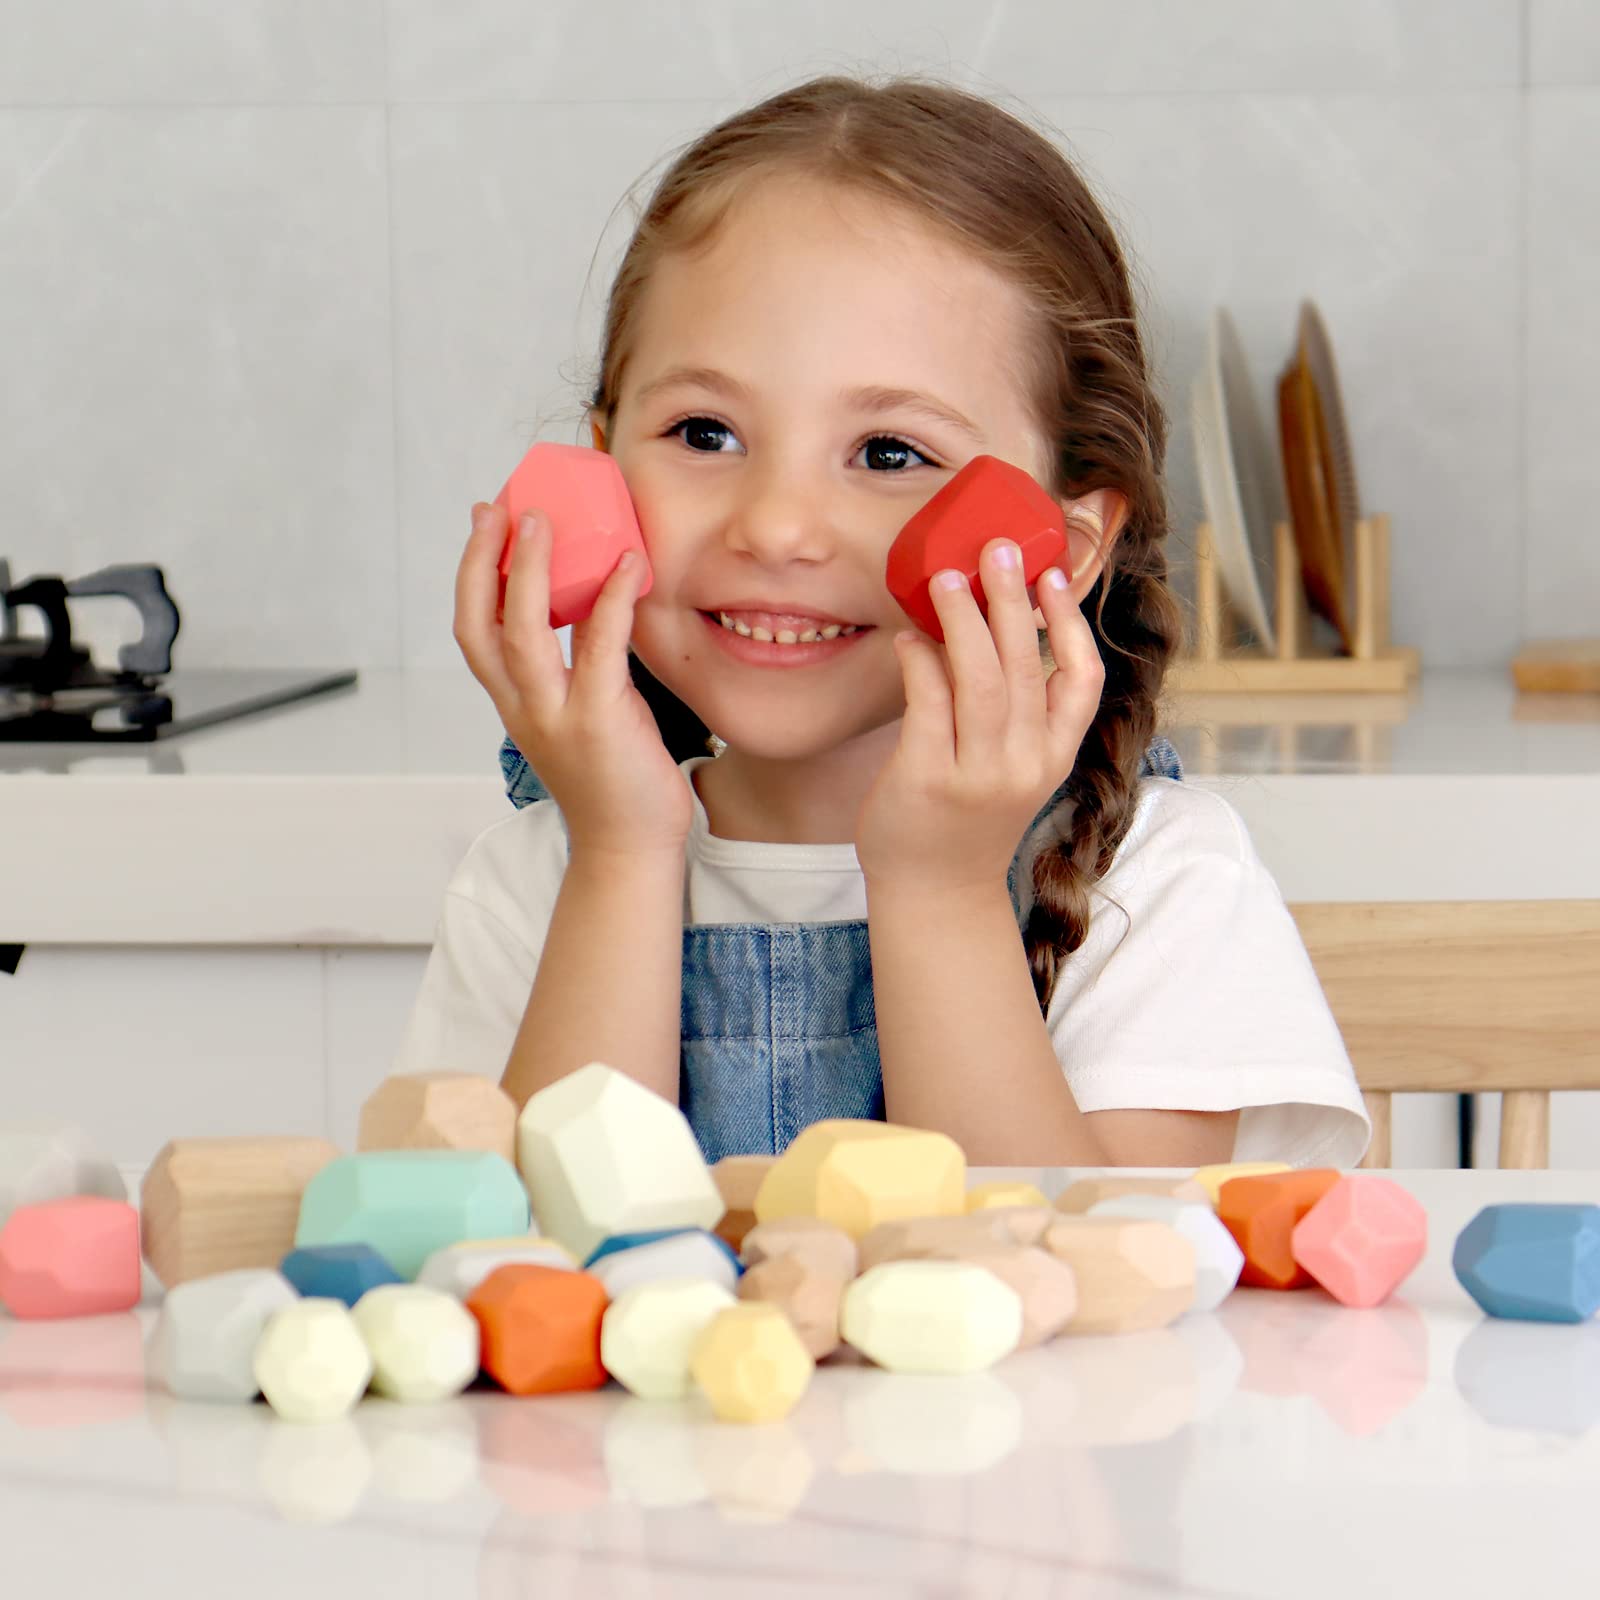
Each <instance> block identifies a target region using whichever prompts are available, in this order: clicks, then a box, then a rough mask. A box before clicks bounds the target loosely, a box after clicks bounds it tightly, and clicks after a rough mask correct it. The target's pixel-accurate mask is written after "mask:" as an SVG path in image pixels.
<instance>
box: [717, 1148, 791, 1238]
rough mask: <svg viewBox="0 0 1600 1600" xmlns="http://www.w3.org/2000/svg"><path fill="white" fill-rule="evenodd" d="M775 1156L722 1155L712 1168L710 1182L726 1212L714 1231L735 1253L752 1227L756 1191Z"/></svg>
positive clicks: (754, 1223)
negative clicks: (713, 1185)
mask: <svg viewBox="0 0 1600 1600" xmlns="http://www.w3.org/2000/svg"><path fill="white" fill-rule="evenodd" d="M777 1159H778V1158H777V1157H776V1156H724V1157H723V1158H722V1159H721V1160H720V1161H719V1162H718V1163H717V1164H716V1165H715V1166H714V1167H713V1168H712V1169H711V1180H712V1182H713V1183H715V1184H716V1186H717V1192H718V1193H719V1194H720V1195H721V1196H722V1203H723V1205H724V1206H725V1207H727V1209H726V1210H725V1211H724V1212H723V1213H722V1221H721V1222H719V1223H718V1224H717V1232H718V1233H719V1234H721V1235H722V1237H723V1238H724V1239H726V1240H727V1241H728V1243H729V1244H731V1245H732V1246H733V1248H734V1249H735V1250H738V1249H741V1248H742V1247H743V1245H744V1236H745V1235H746V1234H747V1233H749V1231H750V1230H751V1229H752V1228H753V1227H755V1225H756V1191H757V1190H758V1189H759V1188H760V1187H761V1180H762V1179H763V1178H765V1177H766V1175H767V1174H768V1173H769V1172H770V1171H771V1170H772V1166H773V1163H774V1162H775V1161H777Z"/></svg>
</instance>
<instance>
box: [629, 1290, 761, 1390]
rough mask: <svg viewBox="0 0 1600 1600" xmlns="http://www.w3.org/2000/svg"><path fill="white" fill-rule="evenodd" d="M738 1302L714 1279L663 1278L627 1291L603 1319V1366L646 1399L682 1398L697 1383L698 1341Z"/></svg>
mask: <svg viewBox="0 0 1600 1600" xmlns="http://www.w3.org/2000/svg"><path fill="white" fill-rule="evenodd" d="M734 1303H735V1301H734V1297H733V1296H732V1295H731V1294H730V1293H729V1292H728V1290H727V1289H726V1288H725V1287H724V1286H723V1285H722V1284H720V1283H716V1282H713V1281H712V1280H711V1279H709V1278H658V1279H656V1280H655V1281H653V1282H650V1283H641V1284H639V1285H637V1286H636V1287H634V1288H632V1289H626V1290H624V1291H623V1292H622V1293H621V1294H619V1295H618V1296H617V1297H616V1298H615V1299H614V1300H613V1301H612V1302H611V1304H610V1305H609V1306H607V1307H606V1310H605V1316H604V1317H603V1318H602V1320H601V1323H600V1364H601V1365H602V1366H603V1367H604V1368H605V1369H606V1371H607V1372H609V1373H610V1374H611V1376H612V1377H613V1378H615V1379H616V1380H617V1382H618V1383H620V1384H621V1385H622V1386H623V1387H624V1388H625V1389H627V1390H628V1391H629V1392H630V1393H631V1394H636V1395H638V1396H639V1398H640V1399H642V1400H681V1399H683V1397H684V1396H685V1395H687V1394H688V1393H689V1391H690V1389H691V1388H692V1387H693V1378H692V1376H691V1374H690V1371H689V1360H690V1357H691V1355H692V1354H693V1351H694V1343H695V1340H696V1339H697V1338H699V1336H700V1331H701V1329H703V1328H704V1327H705V1326H706V1324H707V1323H708V1322H710V1321H711V1319H712V1318H713V1317H714V1316H716V1314H717V1313H718V1312H719V1311H721V1310H723V1309H724V1308H725V1307H727V1306H731V1305H733V1304H734Z"/></svg>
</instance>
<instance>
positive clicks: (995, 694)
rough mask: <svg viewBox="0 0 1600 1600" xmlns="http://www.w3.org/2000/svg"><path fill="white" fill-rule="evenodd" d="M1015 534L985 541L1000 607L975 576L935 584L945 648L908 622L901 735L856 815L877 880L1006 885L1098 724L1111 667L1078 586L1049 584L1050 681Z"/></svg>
mask: <svg viewBox="0 0 1600 1600" xmlns="http://www.w3.org/2000/svg"><path fill="white" fill-rule="evenodd" d="M1003 545H1009V546H1010V547H1011V548H1012V549H1013V550H1015V549H1016V545H1015V544H1014V543H1013V542H1012V541H1011V540H1009V539H993V540H991V541H990V542H989V543H988V544H987V545H986V546H985V547H984V551H983V563H984V565H983V568H982V572H983V590H984V594H985V596H986V597H987V598H988V602H989V617H988V622H987V623H985V621H984V616H983V613H982V612H981V611H979V609H978V603H977V601H976V600H975V599H974V598H973V596H972V592H971V590H970V589H968V587H967V584H966V580H965V579H964V578H963V579H962V581H961V585H960V587H959V588H957V589H945V588H942V587H941V586H940V584H939V582H938V581H937V579H938V576H942V574H939V575H936V577H935V581H934V582H933V584H932V585H930V592H931V593H932V595H933V601H934V606H935V609H936V610H937V611H938V614H939V624H940V626H941V627H942V628H943V629H944V636H945V643H944V645H943V647H941V646H940V645H939V643H938V642H937V641H936V640H934V639H932V638H931V637H929V636H928V635H927V634H919V633H911V634H909V635H908V634H905V633H901V634H899V635H897V636H896V640H895V648H896V650H897V651H898V653H899V656H900V668H901V672H902V673H903V675H904V679H905V691H906V712H905V717H904V720H903V721H902V723H901V726H900V742H899V744H898V745H897V746H896V747H895V749H894V750H893V752H892V753H891V754H890V756H889V759H888V760H887V761H885V762H884V764H883V767H882V769H881V770H880V771H879V773H878V776H877V778H876V780H875V781H874V783H873V786H872V788H871V789H870V790H869V791H868V792H867V795H866V798H865V799H864V800H863V802H862V806H861V811H860V813H859V814H858V816H857V819H856V830H855V846H856V856H857V858H858V859H859V860H860V863H861V870H862V874H863V876H864V877H865V878H866V879H867V880H868V882H869V884H871V883H878V884H883V883H889V882H894V883H907V884H912V885H916V886H918V887H921V888H923V889H926V888H928V887H929V886H932V887H936V888H941V887H942V888H968V887H972V886H981V885H985V884H987V885H994V884H999V885H1002V886H1003V885H1004V884H1005V881H1006V874H1007V872H1008V871H1009V869H1010V866H1011V861H1012V858H1013V856H1015V854H1016V852H1017V847H1018V846H1019V845H1020V844H1021V842H1022V836H1023V834H1024V833H1025V832H1026V831H1027V829H1028V827H1029V825H1030V824H1031V823H1032V821H1033V819H1034V817H1035V816H1036V815H1037V814H1038V812H1039V809H1040V807H1041V806H1043V805H1044V803H1045V801H1047V800H1048V799H1049V798H1050V796H1051V795H1052V794H1053V793H1054V792H1055V790H1056V789H1057V788H1058V787H1059V786H1060V784H1061V782H1062V781H1063V779H1065V778H1066V776H1067V774H1068V773H1069V772H1071V770H1072V766H1073V763H1074V762H1075V761H1076V760H1077V757H1078V747H1079V745H1080V744H1082V742H1083V736H1084V735H1085V734H1086V733H1087V732H1088V731H1089V726H1090V724H1091V723H1092V722H1093V721H1094V716H1095V712H1096V711H1097V710H1098V708H1099V705H1100V693H1101V690H1102V688H1103V687H1104V685H1105V666H1104V664H1103V663H1102V662H1101V660H1100V652H1099V650H1098V649H1097V648H1096V646H1095V640H1094V634H1093V632H1092V630H1091V629H1090V627H1089V623H1088V621H1087V619H1086V618H1085V617H1084V615H1083V612H1082V610H1081V609H1080V608H1079V605H1078V603H1077V602H1076V601H1074V600H1073V599H1072V598H1070V595H1069V592H1068V590H1067V588H1065V587H1062V588H1059V589H1058V588H1055V587H1053V586H1052V585H1051V584H1050V583H1048V582H1046V581H1045V579H1046V578H1047V577H1048V576H1049V575H1050V573H1052V572H1056V573H1059V571H1060V569H1059V568H1056V567H1051V568H1048V569H1047V570H1046V572H1044V573H1042V574H1041V575H1040V578H1039V581H1038V583H1037V585H1036V592H1037V594H1038V598H1039V609H1040V610H1041V612H1042V613H1043V614H1044V620H1045V627H1046V628H1047V629H1048V632H1049V640H1050V651H1051V654H1052V656H1053V657H1054V658H1055V661H1056V671H1055V673H1054V674H1053V675H1052V676H1051V678H1050V680H1049V682H1048V683H1047V682H1046V681H1045V676H1044V666H1043V664H1042V663H1041V661H1040V660H1039V641H1038V634H1037V632H1036V630H1035V628H1034V623H1033V610H1032V608H1031V607H1030V606H1029V604H1028V591H1027V587H1026V585H1025V584H1024V583H1023V581H1022V568H1021V564H1020V562H1019V563H1018V565H1016V566H1014V567H1011V568H1005V567H1002V566H1000V565H999V563H998V562H997V561H996V559H995V553H996V551H997V550H999V549H1000V547H1001V546H1003Z"/></svg>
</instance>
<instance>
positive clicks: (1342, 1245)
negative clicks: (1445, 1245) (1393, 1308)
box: [1290, 1175, 1428, 1306]
mask: <svg viewBox="0 0 1600 1600" xmlns="http://www.w3.org/2000/svg"><path fill="white" fill-rule="evenodd" d="M1290 1243H1291V1248H1292V1250H1293V1252H1294V1259H1295V1260H1296V1261H1297V1262H1298V1263H1299V1264H1300V1266H1302V1267H1304V1268H1305V1270H1306V1271H1307V1272H1309V1273H1310V1274H1311V1276H1312V1277H1313V1278H1315V1279H1316V1280H1317V1282H1318V1283H1320V1284H1321V1285H1322V1287H1323V1288H1324V1289H1326V1290H1327V1291H1328V1293H1329V1294H1331V1295H1332V1296H1333V1297H1334V1299H1335V1300H1338V1301H1339V1302H1340V1303H1341V1304H1343V1305H1347V1306H1375V1305H1378V1304H1379V1303H1380V1302H1381V1301H1384V1300H1387V1299H1388V1297H1389V1295H1390V1294H1391V1293H1392V1292H1393V1291H1394V1289H1395V1288H1396V1287H1397V1286H1398V1285H1399V1283H1400V1282H1401V1280H1402V1279H1404V1278H1405V1277H1406V1275H1407V1274H1408V1273H1410V1271H1411V1270H1412V1268H1414V1267H1415V1266H1416V1264H1417V1263H1418V1262H1419V1261H1421V1259H1422V1257H1423V1255H1424V1253H1425V1252H1426V1251H1427V1248H1428V1214H1427V1212H1425V1211H1424V1210H1423V1209H1422V1205H1421V1203H1420V1202H1419V1201H1418V1200H1417V1199H1416V1197H1415V1196H1414V1195H1412V1194H1411V1193H1409V1192H1408V1191H1407V1190H1405V1189H1402V1188H1401V1187H1400V1185H1399V1184H1398V1183H1396V1182H1394V1180H1393V1179H1391V1178H1378V1177H1370V1176H1364V1175H1363V1176H1359V1177H1343V1178H1340V1179H1339V1181H1338V1182H1337V1183H1335V1184H1334V1185H1333V1186H1332V1187H1331V1188H1330V1189H1329V1190H1328V1192H1327V1193H1326V1194H1325V1195H1323V1197H1322V1198H1321V1199H1320V1200H1318V1201H1317V1203H1316V1204H1315V1205H1314V1206H1312V1207H1311V1209H1310V1210H1309V1211H1307V1212H1306V1214H1305V1215H1304V1216H1303V1217H1302V1218H1301V1219H1300V1220H1299V1221H1298V1222H1297V1223H1296V1224H1295V1226H1294V1232H1293V1233H1292V1234H1291V1236H1290Z"/></svg>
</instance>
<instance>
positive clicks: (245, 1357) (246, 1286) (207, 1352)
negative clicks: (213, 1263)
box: [145, 1267, 299, 1404]
mask: <svg viewBox="0 0 1600 1600" xmlns="http://www.w3.org/2000/svg"><path fill="white" fill-rule="evenodd" d="M297 1299H299V1296H298V1295H297V1294H296V1293H295V1291H294V1287H293V1286H292V1285H291V1284H290V1282H289V1280H288V1279H287V1278H285V1277H284V1275H283V1274H282V1273H281V1272H276V1271H274V1270H273V1269H272V1268H271V1267H243V1268H241V1269H240V1270H238V1271H237V1272H219V1273H216V1274H215V1275H214V1276H212V1277H209V1278H191V1279H190V1280H189V1281H188V1282H187V1283H180V1284H179V1285H178V1286H177V1287H176V1288H175V1289H169V1290H168V1291H167V1293H166V1295H165V1296H164V1297H163V1299H162V1301H161V1309H160V1311H159V1312H158V1313H157V1315H156V1323H155V1327H154V1328H153V1329H152V1330H151V1334H150V1342H149V1344H148V1345H147V1346H146V1347H145V1367H146V1370H147V1372H148V1373H149V1375H150V1376H151V1378H153V1379H154V1380H155V1381H156V1382H157V1383H159V1384H162V1385H164V1386H165V1387H166V1389H167V1390H169V1391H170V1392H171V1393H172V1394H174V1395H175V1396H177V1398H178V1399H180V1400H211V1401H218V1400H222V1401H227V1400H231V1401H235V1402H237V1403H239V1404H248V1403H249V1402H250V1401H251V1400H254V1399H255V1397H256V1396H257V1395H258V1394H260V1393H261V1386H260V1384H258V1383H257V1382H256V1375H255V1371H254V1368H253V1361H254V1358H255V1350H256V1345H257V1343H258V1342H259V1340H260V1338H261V1331H262V1329H263V1328H265V1327H266V1325H267V1319H268V1318H269V1317H270V1316H271V1315H272V1314H273V1312H275V1311H278V1310H281V1309H282V1308H283V1307H284V1306H287V1305H293V1304H294V1302H295V1301H296V1300H297Z"/></svg>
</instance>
